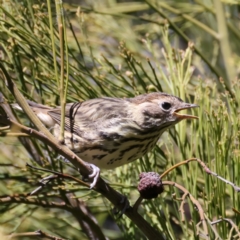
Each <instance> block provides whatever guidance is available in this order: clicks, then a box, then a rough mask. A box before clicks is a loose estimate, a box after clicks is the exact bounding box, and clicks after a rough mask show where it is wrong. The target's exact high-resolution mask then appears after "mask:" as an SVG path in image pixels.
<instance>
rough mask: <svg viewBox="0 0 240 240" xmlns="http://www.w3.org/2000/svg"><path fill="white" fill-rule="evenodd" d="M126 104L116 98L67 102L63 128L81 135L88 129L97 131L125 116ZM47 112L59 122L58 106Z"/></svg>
mask: <svg viewBox="0 0 240 240" xmlns="http://www.w3.org/2000/svg"><path fill="white" fill-rule="evenodd" d="M126 104H127V103H126V101H125V100H124V99H118V98H95V99H91V100H87V101H84V102H78V103H70V104H67V105H66V113H65V130H66V131H69V132H73V133H75V134H77V135H79V136H82V134H83V133H86V132H88V131H89V132H94V131H97V130H98V129H99V128H101V127H102V126H103V125H110V124H111V123H112V124H113V123H114V124H117V123H116V121H117V119H119V120H120V119H122V118H125V117H126V116H127V112H126V107H125V106H126ZM48 114H49V115H50V116H51V117H52V118H53V119H54V120H55V121H56V122H57V123H58V124H60V121H61V109H60V108H55V109H53V110H50V111H48ZM105 127H107V126H105Z"/></svg>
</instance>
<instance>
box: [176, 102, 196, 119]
mask: <svg viewBox="0 0 240 240" xmlns="http://www.w3.org/2000/svg"><path fill="white" fill-rule="evenodd" d="M195 107H199V106H198V105H196V104H189V103H188V104H186V106H184V107H182V108H179V109H177V110H176V111H175V112H174V113H173V114H174V115H175V116H177V118H179V119H180V120H182V119H198V117H197V116H193V115H187V114H180V113H178V112H179V111H181V110H184V109H188V108H195Z"/></svg>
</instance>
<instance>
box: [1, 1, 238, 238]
mask: <svg viewBox="0 0 240 240" xmlns="http://www.w3.org/2000/svg"><path fill="white" fill-rule="evenodd" d="M59 25H62V26H63V28H62V29H63V30H62V32H61V28H59ZM239 28H240V2H239V1H237V0H236V1H234V0H229V1H228V0H226V1H220V0H212V1H211V0H195V1H178V0H175V1H174V0H173V1H157V0H155V1H151V0H146V1H114V0H108V1H107V0H106V1H105V0H95V1H64V2H63V3H62V2H61V1H50V0H48V1H30V0H29V1H27V0H24V1H1V6H0V60H1V64H2V65H3V66H4V68H5V69H6V70H7V71H8V74H9V75H10V76H11V78H12V79H13V81H14V82H15V83H16V85H17V86H18V88H19V90H21V92H22V94H23V95H24V96H25V97H26V99H30V100H34V101H36V102H39V103H43V104H47V105H51V106H55V105H60V104H61V99H60V95H61V94H63V95H64V96H66V101H67V102H73V101H81V100H85V99H90V98H95V97H101V96H114V97H133V96H135V95H138V94H142V93H146V92H153V91H164V92H167V93H169V94H173V95H176V96H179V97H180V98H182V99H183V100H185V101H188V102H192V103H196V104H198V105H199V106H200V107H199V108H198V109H194V110H191V111H193V112H192V114H194V115H197V116H199V120H198V121H191V122H190V121H189V122H188V121H185V122H181V123H180V124H178V125H177V126H176V127H175V128H173V129H171V130H169V131H168V132H167V133H164V135H163V136H162V137H161V139H160V140H159V142H158V145H157V146H156V148H155V149H154V151H152V152H151V153H149V154H148V155H147V156H145V157H144V158H142V159H140V160H137V161H135V162H134V163H131V164H128V165H125V166H123V167H120V168H117V169H114V170H109V171H102V172H101V176H102V177H103V178H104V179H105V180H106V181H107V182H109V184H111V186H112V187H113V188H115V189H116V190H118V191H120V192H121V193H123V194H124V195H126V196H127V197H128V199H129V201H130V203H131V205H132V204H134V202H135V201H136V200H137V198H138V196H139V194H138V191H137V183H138V178H139V177H138V176H139V173H141V172H143V171H155V172H158V173H159V174H161V173H163V172H164V171H165V170H166V169H169V168H170V167H171V166H172V165H174V164H176V163H179V162H181V161H184V160H186V159H189V158H192V157H196V158H199V159H201V160H202V161H203V162H204V163H205V164H206V165H207V166H208V167H209V168H210V169H211V170H212V171H213V172H216V173H217V174H218V175H219V176H221V177H223V178H224V179H226V180H228V181H230V182H232V183H234V184H235V185H237V186H239V185H240V179H239V171H240V162H239V161H240V150H239V145H240V143H239V142H240V121H239V115H240V109H239V104H240V88H239V87H240V81H239V73H240V68H239V66H240V64H239V63H240V44H239V42H240V31H239ZM61 33H62V36H63V37H62V38H61ZM62 42H64V44H63V45H62V48H61V44H62ZM61 49H63V51H62V52H61ZM61 69H64V75H63V78H62V79H63V80H64V89H63V91H62V92H61V90H60V88H59V86H60V79H61ZM0 76H1V81H0V91H1V92H2V93H3V94H4V96H5V98H6V100H7V101H8V102H9V103H14V102H15V99H14V97H13V96H12V95H11V94H10V92H9V91H8V89H7V87H6V84H5V79H4V76H3V75H2V74H0ZM18 117H19V118H20V119H21V122H22V123H23V124H25V125H27V126H32V125H31V123H30V121H29V119H28V118H27V117H26V115H25V114H23V113H22V114H20V113H18ZM31 141H32V143H33V145H34V148H35V149H37V153H36V154H32V152H31V151H29V149H28V148H27V147H26V145H25V144H24V143H23V141H21V140H19V139H18V138H16V137H8V136H7V137H6V136H5V137H4V136H3V137H1V138H0V149H1V150H0V214H1V218H0V230H1V231H2V232H3V233H4V234H5V235H9V234H12V233H22V232H32V231H36V230H38V229H41V230H42V231H45V232H47V233H49V234H52V235H55V236H59V237H61V238H64V239H88V237H87V235H86V233H85V232H84V231H83V230H82V229H81V226H80V225H79V222H78V221H77V220H76V218H75V217H74V215H73V214H72V213H71V212H69V211H67V210H66V209H63V208H61V207H59V208H51V207H49V208H44V207H42V204H40V203H37V200H39V201H42V200H46V201H50V202H51V201H55V202H61V201H63V200H64V197H63V196H65V194H66V193H69V192H71V193H73V194H74V196H75V197H76V198H80V199H81V200H83V201H84V202H85V203H86V205H87V207H88V208H89V211H91V213H92V214H93V215H94V216H95V217H96V219H97V221H98V224H99V226H100V227H101V229H102V230H103V233H104V235H105V236H106V237H108V238H109V239H137V238H138V239H146V237H145V236H144V235H143V234H142V232H141V229H138V228H137V227H136V226H135V225H134V223H133V222H131V221H130V220H129V219H128V218H127V217H126V216H123V217H121V218H120V219H116V217H115V216H114V215H113V214H112V211H111V208H112V206H111V204H110V203H109V202H108V201H107V200H106V199H104V198H103V197H102V196H101V195H100V194H98V193H96V192H94V191H91V190H89V189H87V188H85V187H82V186H79V185H78V184H76V183H75V182H71V181H67V180H64V181H62V182H58V181H55V182H51V183H50V184H48V185H47V186H46V187H45V188H43V190H42V191H41V192H39V193H38V194H37V196H33V197H32V199H35V200H36V201H35V202H34V204H28V203H24V199H25V197H26V194H27V193H29V192H31V191H33V190H34V189H35V188H36V187H38V186H39V185H38V181H39V180H40V179H42V178H43V177H46V176H48V175H49V174H47V173H43V172H39V171H33V170H31V169H29V168H26V167H25V165H26V163H30V164H31V165H35V166H39V167H44V168H47V169H52V170H55V171H63V172H66V173H68V174H71V175H73V176H76V177H79V175H78V173H77V171H76V170H74V169H73V168H72V166H71V165H70V164H68V163H66V162H65V161H64V160H62V159H59V155H58V154H57V153H56V152H54V151H52V150H51V148H50V147H48V146H47V145H46V144H45V143H42V142H40V141H37V140H36V139H31ZM164 180H169V181H174V182H176V183H178V184H180V185H181V186H183V187H185V188H186V189H187V191H188V192H189V193H190V194H191V195H192V196H193V197H194V198H195V199H196V201H197V202H198V203H199V204H200V205H201V207H202V211H203V213H204V217H205V221H206V223H207V226H208V235H207V233H206V231H204V230H203V226H202V222H201V221H200V217H199V212H200V211H199V209H198V211H197V209H196V207H195V204H194V203H193V202H192V201H191V199H189V198H187V197H186V198H185V199H183V198H182V192H181V191H179V190H178V189H177V188H174V187H165V191H164V193H163V194H161V195H160V196H159V197H158V198H156V199H154V200H148V201H147V200H146V201H143V203H142V205H141V207H140V209H139V212H140V213H141V215H142V216H143V217H144V218H145V219H146V220H147V221H148V222H149V223H150V224H151V225H152V226H153V227H154V228H155V229H157V230H158V231H159V232H161V234H162V235H163V236H165V238H166V239H240V232H239V220H240V215H239V212H238V211H239V209H240V199H239V194H238V192H237V191H235V190H234V188H233V187H232V186H231V185H229V184H227V183H226V182H223V181H221V180H220V179H218V178H217V177H216V176H215V177H214V176H211V175H208V174H207V173H206V172H204V171H203V168H202V167H201V166H200V164H199V163H197V162H190V163H189V164H185V165H183V166H180V167H178V168H177V169H175V170H173V171H171V172H170V173H169V174H168V175H167V176H165V178H164V179H163V181H164ZM6 196H21V199H22V201H19V202H14V201H13V200H12V201H11V200H9V201H3V199H5V197H6ZM33 201H34V200H33ZM18 238H19V239H30V237H27V236H22V237H20V236H18Z"/></svg>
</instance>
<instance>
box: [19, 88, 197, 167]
mask: <svg viewBox="0 0 240 240" xmlns="http://www.w3.org/2000/svg"><path fill="white" fill-rule="evenodd" d="M28 104H29V106H30V107H31V108H32V110H33V112H34V113H35V114H36V115H37V117H38V118H39V119H40V120H41V121H42V122H43V124H45V125H46V127H48V128H49V129H51V131H52V134H53V135H54V136H55V137H56V138H58V137H59V135H60V122H61V107H55V108H53V107H49V106H45V105H42V104H38V103H35V102H32V101H28ZM195 107H198V105H196V104H191V103H187V102H184V101H183V100H181V99H180V98H179V97H176V96H173V95H170V94H167V93H164V92H152V93H146V94H142V95H138V96H136V97H133V98H114V97H101V98H94V99H89V100H86V101H82V102H75V103H68V104H66V111H65V123H64V124H65V131H64V144H65V145H66V146H67V147H69V148H70V149H71V150H72V151H73V152H74V153H75V154H77V155H78V156H79V157H80V158H81V159H83V160H84V161H86V162H88V163H90V164H93V165H95V166H97V167H98V168H100V169H113V168H116V167H119V166H122V165H124V164H128V163H130V162H133V161H135V160H137V159H139V158H141V157H143V156H144V155H145V154H147V153H148V152H150V151H151V150H152V149H153V148H154V146H155V145H156V144H157V141H158V139H159V138H160V137H161V135H162V134H163V132H164V131H166V130H167V129H169V128H170V127H172V126H174V125H175V124H177V123H179V122H180V121H182V120H184V119H197V118H198V117H197V116H193V115H187V114H180V113H179V112H180V111H181V110H184V109H190V108H195ZM15 108H19V107H16V106H15Z"/></svg>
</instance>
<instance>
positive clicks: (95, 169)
mask: <svg viewBox="0 0 240 240" xmlns="http://www.w3.org/2000/svg"><path fill="white" fill-rule="evenodd" d="M87 165H88V166H89V167H90V168H91V169H92V173H91V174H89V175H88V176H87V177H86V176H83V181H86V180H89V179H93V181H92V183H91V184H90V189H92V188H94V187H95V186H96V183H97V181H98V179H99V177H100V168H98V167H97V166H95V165H94V164H91V163H87ZM80 173H81V172H80Z"/></svg>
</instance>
